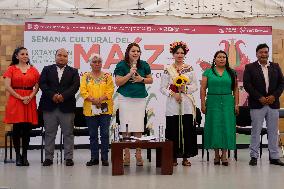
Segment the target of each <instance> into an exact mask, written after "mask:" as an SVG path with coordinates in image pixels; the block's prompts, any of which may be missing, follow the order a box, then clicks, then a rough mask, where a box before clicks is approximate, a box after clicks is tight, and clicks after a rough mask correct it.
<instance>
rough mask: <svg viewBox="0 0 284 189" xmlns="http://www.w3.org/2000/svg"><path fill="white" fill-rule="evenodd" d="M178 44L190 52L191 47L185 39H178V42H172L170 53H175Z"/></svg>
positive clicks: (186, 51)
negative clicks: (189, 47)
mask: <svg viewBox="0 0 284 189" xmlns="http://www.w3.org/2000/svg"><path fill="white" fill-rule="evenodd" d="M177 46H181V47H182V48H183V49H185V54H187V53H188V51H189V49H188V46H187V44H186V43H185V42H183V41H176V42H173V43H172V44H170V53H173V51H174V49H175V48H176V47H177Z"/></svg>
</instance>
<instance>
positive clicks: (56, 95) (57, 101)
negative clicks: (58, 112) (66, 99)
mask: <svg viewBox="0 0 284 189" xmlns="http://www.w3.org/2000/svg"><path fill="white" fill-rule="evenodd" d="M52 101H53V102H55V103H56V104H58V103H59V100H58V94H55V95H53V97H52Z"/></svg>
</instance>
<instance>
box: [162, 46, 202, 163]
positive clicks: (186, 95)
mask: <svg viewBox="0 0 284 189" xmlns="http://www.w3.org/2000/svg"><path fill="white" fill-rule="evenodd" d="M188 51H189V49H188V47H187V45H186V43H184V42H182V41H179V42H174V43H172V44H171V45H170V53H172V55H173V57H174V63H173V64H172V65H170V66H168V67H167V68H166V69H165V70H164V74H163V75H162V78H161V86H160V91H161V93H162V94H163V95H165V96H167V104H166V131H165V135H166V139H168V140H171V141H173V158H174V162H173V165H174V166H177V165H178V163H177V158H183V161H182V165H183V166H191V163H190V162H189V161H188V158H190V157H193V156H196V155H197V154H198V149H197V134H196V127H195V125H194V117H195V102H194V98H193V96H192V93H194V92H195V91H197V89H198V87H197V80H196V77H195V73H194V71H193V69H192V67H191V66H190V65H188V64H186V63H185V62H184V59H185V55H186V54H187V53H188ZM180 75H182V76H185V77H187V79H188V82H187V83H186V84H185V85H184V86H182V87H179V88H178V87H176V86H175V85H174V80H175V78H176V77H177V76H180Z"/></svg>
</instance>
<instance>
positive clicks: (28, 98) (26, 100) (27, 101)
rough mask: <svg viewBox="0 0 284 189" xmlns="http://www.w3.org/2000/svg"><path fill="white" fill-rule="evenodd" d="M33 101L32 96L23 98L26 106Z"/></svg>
mask: <svg viewBox="0 0 284 189" xmlns="http://www.w3.org/2000/svg"><path fill="white" fill-rule="evenodd" d="M31 99H32V97H30V96H25V97H24V98H23V103H24V104H28V103H30V101H31Z"/></svg>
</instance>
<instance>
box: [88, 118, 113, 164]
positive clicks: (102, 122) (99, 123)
mask: <svg viewBox="0 0 284 189" xmlns="http://www.w3.org/2000/svg"><path fill="white" fill-rule="evenodd" d="M110 118H111V115H107V114H101V115H96V116H86V123H87V126H88V128H89V134H90V147H91V158H92V159H97V160H98V159H99V140H98V129H99V127H100V137H101V138H100V141H101V160H102V161H107V160H108V151H109V125H110Z"/></svg>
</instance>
